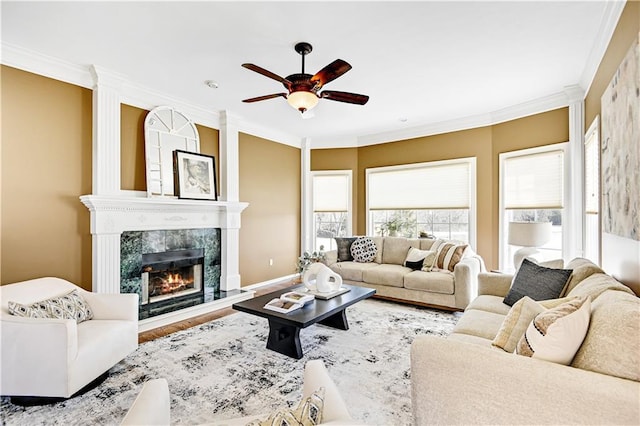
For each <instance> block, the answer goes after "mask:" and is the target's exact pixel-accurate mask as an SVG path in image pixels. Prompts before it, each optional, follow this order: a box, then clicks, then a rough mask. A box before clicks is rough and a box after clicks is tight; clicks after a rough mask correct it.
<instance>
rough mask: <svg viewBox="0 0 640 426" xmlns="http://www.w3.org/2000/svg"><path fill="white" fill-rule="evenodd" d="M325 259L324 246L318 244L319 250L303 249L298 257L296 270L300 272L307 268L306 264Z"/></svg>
mask: <svg viewBox="0 0 640 426" xmlns="http://www.w3.org/2000/svg"><path fill="white" fill-rule="evenodd" d="M325 259H326V255H325V253H324V246H320V250H318V251H314V252H311V253H309V252H308V251H305V252H304V253H303V254H302V256H300V257H298V263H297V265H296V272H297V273H298V274H301V273H303V272H304V270H305V269H307V266H309V265H311V264H312V263H314V262H322V261H323V260H325Z"/></svg>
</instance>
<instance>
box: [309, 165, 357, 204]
mask: <svg viewBox="0 0 640 426" xmlns="http://www.w3.org/2000/svg"><path fill="white" fill-rule="evenodd" d="M312 185H313V211H314V212H338V211H344V212H346V211H347V210H349V186H350V179H349V175H347V174H329V175H325V174H315V175H314V176H313V183H312Z"/></svg>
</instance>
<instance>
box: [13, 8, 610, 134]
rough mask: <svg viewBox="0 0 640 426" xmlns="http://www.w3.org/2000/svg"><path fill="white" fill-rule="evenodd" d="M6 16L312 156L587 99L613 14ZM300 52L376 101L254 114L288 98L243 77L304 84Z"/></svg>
mask: <svg viewBox="0 0 640 426" xmlns="http://www.w3.org/2000/svg"><path fill="white" fill-rule="evenodd" d="M609 6H610V5H609ZM1 7H2V9H1V12H2V42H3V43H7V44H9V45H12V46H18V47H20V48H24V49H29V50H31V51H34V52H38V53H42V54H46V55H48V56H51V57H54V58H57V59H60V60H63V61H68V62H70V63H73V64H78V65H91V64H95V65H98V66H102V67H104V68H106V69H108V70H110V71H114V72H118V73H121V74H123V75H125V76H126V77H127V78H128V79H129V80H130V81H132V82H134V83H136V84H141V85H144V86H146V87H149V88H152V89H154V90H157V91H159V92H161V93H165V94H167V95H169V96H172V97H175V98H178V99H181V100H184V101H186V102H188V103H190V104H192V105H195V106H199V107H202V108H205V109H207V110H211V111H219V110H227V111H229V112H230V113H231V114H234V115H236V116H238V117H241V118H242V119H243V120H246V121H248V122H251V123H255V124H256V125H258V126H263V127H266V128H271V129H276V130H278V131H281V132H285V133H287V134H291V135H294V136H295V137H300V138H302V137H308V138H310V139H311V141H312V144H313V145H316V144H320V145H327V144H328V145H331V144H332V143H335V144H338V143H339V141H343V140H357V138H362V137H367V136H368V135H372V134H377V133H381V132H394V131H402V129H407V128H412V127H416V126H424V125H428V124H430V123H439V122H443V121H448V120H456V119H463V118H465V117H470V116H475V115H478V114H486V113H490V112H492V111H498V110H501V109H504V108H509V107H512V106H515V105H518V104H522V103H525V102H528V101H531V100H534V99H539V98H544V97H546V96H551V95H553V94H557V93H561V92H562V91H563V89H564V88H565V87H566V86H569V85H575V84H582V86H583V89H586V87H584V86H585V84H586V85H588V84H589V82H590V78H591V76H590V75H587V74H588V73H589V68H591V69H593V64H592V62H593V61H594V60H596V61H599V60H600V58H593V53H592V51H594V47H597V46H598V44H599V43H600V44H601V43H602V41H601V40H600V39H601V38H602V37H603V35H602V34H603V32H604V33H605V36H606V31H603V26H605V22H606V20H607V13H608V5H607V2H605V1H568V2H559V1H536V2H521V1H518V2H516V1H513V2H508V1H497V2H482V1H470V2H460V1H446V2H432V1H424V2H311V1H300V2H267V1H265V2H243V1H240V2H188V3H184V2H150V1H145V2H89V1H85V2H7V1H2V4H1ZM299 41H307V42H309V43H311V44H312V45H313V52H312V53H311V54H310V55H308V56H307V58H306V72H307V73H311V74H313V73H315V72H316V71H318V70H320V69H321V68H323V67H324V66H325V65H327V64H329V63H330V62H332V61H333V60H335V59H337V58H340V59H343V60H345V61H347V62H349V63H350V64H351V65H352V66H353V69H352V70H351V71H349V72H348V73H346V74H344V75H343V76H342V77H340V78H338V79H336V80H334V81H333V82H331V83H328V84H327V86H326V87H325V88H326V89H330V90H339V91H347V92H355V93H362V94H367V95H369V96H370V100H369V103H368V104H366V105H365V106H359V105H351V104H344V103H340V102H333V101H330V100H327V99H323V100H320V102H319V104H318V106H317V107H316V108H315V109H314V110H313V112H314V115H315V117H314V118H311V119H307V120H303V119H302V118H301V117H300V113H298V112H297V111H295V110H294V109H293V108H291V107H290V106H289V105H288V104H287V103H286V100H285V99H283V98H276V99H271V100H267V101H263V102H258V103H253V104H245V103H242V102H241V101H242V99H245V98H250V97H255V96H260V95H265V94H270V93H277V92H282V91H283V89H284V88H283V86H282V85H281V84H280V83H278V82H277V81H274V80H271V79H269V78H266V77H264V76H261V75H259V74H257V73H255V72H252V71H249V70H247V69H244V68H242V67H241V64H242V63H245V62H251V63H254V64H256V65H259V66H261V67H263V68H266V69H268V70H270V71H272V72H274V73H276V74H278V75H280V76H283V77H286V76H287V75H289V74H293V73H298V72H300V66H301V63H300V56H299V55H298V54H297V53H296V52H295V51H294V50H293V46H294V44H295V43H296V42H299ZM590 65H591V67H590ZM596 65H597V63H596ZM585 78H586V79H587V80H588V81H586V82H585ZM205 80H215V81H216V82H218V84H219V88H218V89H211V88H209V87H207V86H206V85H205V83H204V82H205Z"/></svg>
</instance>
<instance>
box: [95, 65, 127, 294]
mask: <svg viewBox="0 0 640 426" xmlns="http://www.w3.org/2000/svg"><path fill="white" fill-rule="evenodd" d="M91 75H92V76H93V80H94V87H93V146H92V149H93V151H92V156H93V159H92V166H93V170H92V186H93V191H92V192H93V194H95V195H113V194H117V193H119V192H120V91H121V85H122V78H121V77H120V76H118V75H116V74H114V73H112V72H108V71H106V70H104V69H102V68H100V67H96V66H95V65H92V66H91ZM91 238H92V290H93V291H94V292H96V293H120V233H108V234H98V233H96V231H95V230H92V236H91Z"/></svg>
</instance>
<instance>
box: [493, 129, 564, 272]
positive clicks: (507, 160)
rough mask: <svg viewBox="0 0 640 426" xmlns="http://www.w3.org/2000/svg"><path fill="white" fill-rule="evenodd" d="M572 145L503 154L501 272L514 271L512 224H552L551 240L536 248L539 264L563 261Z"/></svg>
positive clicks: (501, 179) (501, 157)
mask: <svg viewBox="0 0 640 426" xmlns="http://www.w3.org/2000/svg"><path fill="white" fill-rule="evenodd" d="M568 149H569V143H568V142H566V143H561V144H554V145H546V146H540V147H535V148H527V149H523V150H519V151H512V152H506V153H502V154H500V259H499V265H500V268H501V269H503V270H505V271H512V270H513V269H512V268H513V258H514V254H515V252H516V251H517V250H518V248H519V247H518V246H516V245H512V244H509V223H510V222H551V236H550V238H549V240H548V241H546V242H545V243H544V244H543V245H541V246H539V247H536V249H537V250H538V252H537V253H536V255H537V256H540V257H539V260H551V259H559V258H562V257H563V252H564V245H565V241H564V240H565V237H564V231H563V222H564V215H565V209H566V208H567V205H566V204H567V202H566V201H565V183H566V179H568V176H567V173H568V169H567V167H566V166H565V161H567V160H568V151H567V150H568Z"/></svg>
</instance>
